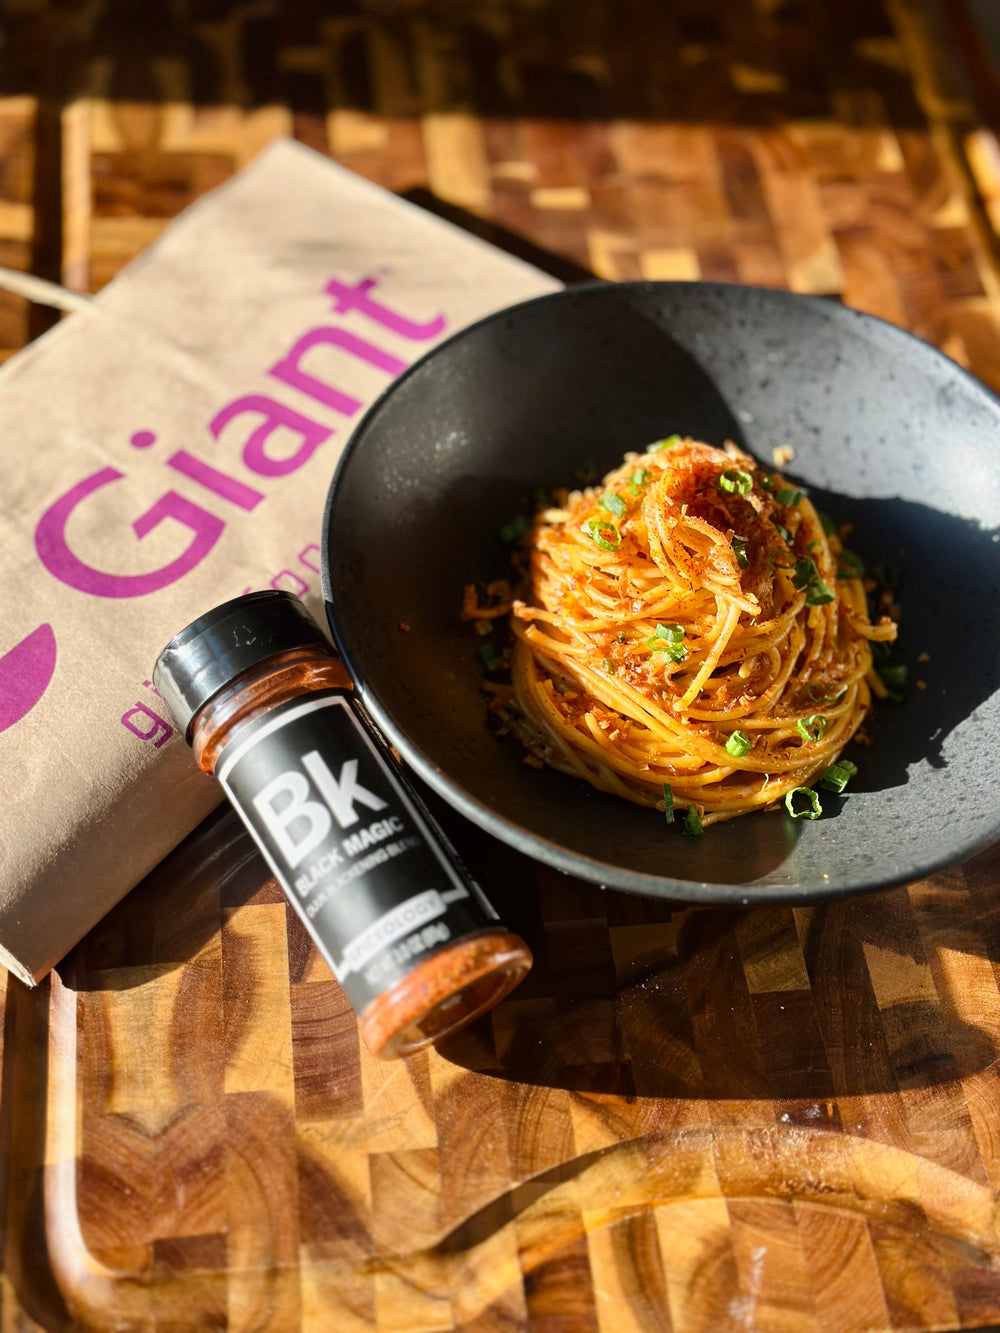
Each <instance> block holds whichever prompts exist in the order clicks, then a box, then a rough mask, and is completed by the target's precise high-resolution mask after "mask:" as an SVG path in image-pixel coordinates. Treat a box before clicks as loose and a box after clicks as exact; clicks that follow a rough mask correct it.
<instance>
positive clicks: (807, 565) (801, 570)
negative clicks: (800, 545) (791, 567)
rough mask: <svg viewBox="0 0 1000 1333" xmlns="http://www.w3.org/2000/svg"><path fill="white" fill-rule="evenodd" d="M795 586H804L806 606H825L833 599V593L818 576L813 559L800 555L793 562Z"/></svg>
mask: <svg viewBox="0 0 1000 1333" xmlns="http://www.w3.org/2000/svg"><path fill="white" fill-rule="evenodd" d="M795 586H796V588H805V590H806V606H825V605H826V603H827V602H832V601H833V593H832V592H831V591H830V589H829V588H828V587H827V586H826V584H825V583H824V582H823V580H822V579H821V578H820V576H819V570H818V569H817V568H816V562H815V560H813V559H811V557H810V556H808V555H800V556H799V558H798V560H796V562H795Z"/></svg>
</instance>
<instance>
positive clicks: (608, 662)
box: [601, 657, 618, 676]
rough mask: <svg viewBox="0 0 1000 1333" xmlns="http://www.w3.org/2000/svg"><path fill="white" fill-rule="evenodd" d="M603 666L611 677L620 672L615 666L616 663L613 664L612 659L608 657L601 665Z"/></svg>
mask: <svg viewBox="0 0 1000 1333" xmlns="http://www.w3.org/2000/svg"><path fill="white" fill-rule="evenodd" d="M601 666H602V667H603V668H604V670H605V671H606V672H607V673H608V675H609V676H613V675H614V674H615V672H616V671H617V670H618V668H617V667H616V666H615V664H614V662H612V660H611V658H610V657H606V658H605V659H604V661H603V662H602V663H601Z"/></svg>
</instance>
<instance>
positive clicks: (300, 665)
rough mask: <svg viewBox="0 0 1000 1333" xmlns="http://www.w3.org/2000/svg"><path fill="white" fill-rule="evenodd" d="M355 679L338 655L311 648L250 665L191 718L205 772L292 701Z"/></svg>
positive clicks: (194, 746)
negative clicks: (241, 734)
mask: <svg viewBox="0 0 1000 1333" xmlns="http://www.w3.org/2000/svg"><path fill="white" fill-rule="evenodd" d="M350 688H351V678H350V676H349V675H348V674H347V670H346V668H345V667H344V665H343V663H342V662H341V661H340V659H339V658H338V657H335V656H334V655H333V653H332V651H331V652H327V651H325V650H324V649H322V648H318V647H317V646H316V645H315V644H309V645H307V646H304V647H302V648H290V649H287V650H286V651H285V652H283V653H275V654H274V656H273V657H268V658H265V659H264V661H262V662H258V663H256V664H255V665H254V666H252V667H248V668H247V670H246V671H242V672H240V674H239V675H238V676H236V677H235V678H234V679H233V680H232V681H230V682H229V684H228V685H227V686H226V687H225V689H223V690H220V691H219V693H218V694H216V695H213V697H212V698H211V699H209V701H208V703H206V704H204V705H203V706H202V707H201V708H200V709H199V710H198V712H197V713H195V715H194V717H193V718H192V719H191V725H190V728H189V736H190V744H191V749H192V750H193V751H194V756H195V758H196V759H197V761H198V763H199V765H200V766H201V768H203V769H204V770H205V772H206V773H213V772H214V771H215V765H216V762H217V760H218V757H219V754H220V753H221V751H222V749H223V748H224V747H225V746H226V745H228V744H229V742H230V741H231V740H232V739H233V737H234V736H235V735H236V734H237V732H238V731H239V730H240V729H241V728H242V727H244V726H245V725H246V724H247V723H249V722H252V721H253V720H254V719H255V718H258V717H260V716H261V714H262V713H267V712H270V710H271V709H272V708H276V707H277V706H278V705H279V704H283V703H285V701H286V700H288V699H294V698H296V697H297V696H298V695H300V694H309V693H312V692H314V691H316V690H330V689H337V690H349V689H350Z"/></svg>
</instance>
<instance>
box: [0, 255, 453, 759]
mask: <svg viewBox="0 0 1000 1333" xmlns="http://www.w3.org/2000/svg"><path fill="white" fill-rule="evenodd" d="M377 284H378V279H377V278H374V277H367V278H362V279H361V280H360V281H358V282H356V283H354V284H353V285H352V284H350V283H346V282H341V281H340V280H339V279H338V278H331V279H330V280H329V281H328V282H327V283H326V284H325V287H324V289H323V290H324V294H325V295H326V296H327V297H329V298H330V299H331V304H332V308H333V315H334V316H335V317H347V318H348V320H349V321H351V322H354V320H357V319H360V320H362V321H367V322H368V323H369V324H370V325H375V326H378V327H380V328H382V329H389V330H391V331H392V332H393V333H395V334H397V335H399V336H401V337H403V338H406V339H408V340H409V341H411V342H417V343H421V342H427V341H429V340H430V339H432V338H437V337H438V336H440V334H442V333H443V332H444V331H445V328H446V326H447V320H446V319H445V316H444V315H441V314H439V315H436V316H435V317H434V318H433V319H430V320H427V321H424V322H421V321H418V320H414V319H411V318H410V317H409V316H408V315H406V314H404V313H403V312H402V311H399V310H395V309H393V308H392V307H391V306H388V305H386V304H385V302H383V301H380V300H378V299H377V298H376V296H375V295H374V292H375V289H376V287H377ZM331 355H333V357H334V363H333V365H331V361H330V357H331ZM344 357H347V358H353V359H354V360H355V361H363V362H367V363H368V365H369V366H371V367H372V368H373V369H375V370H379V371H381V372H383V373H384V374H386V375H389V376H395V375H399V374H401V373H402V372H403V371H404V370H405V369H406V367H407V364H408V363H407V362H406V361H405V360H403V359H402V358H401V357H398V356H396V355H394V354H393V353H392V352H388V351H386V349H385V348H383V347H379V346H378V344H376V343H372V342H369V341H368V339H367V338H363V337H361V336H360V335H359V334H357V333H355V332H353V331H352V330H350V329H348V328H342V327H339V326H338V325H336V324H323V325H321V326H319V327H317V328H313V329H310V330H308V331H307V332H306V333H304V334H303V335H302V336H301V337H299V338H298V339H297V340H296V341H295V342H294V343H293V344H292V346H291V347H289V348H288V350H287V351H286V352H285V355H284V356H282V357H281V358H280V359H279V360H278V361H276V362H275V363H274V364H273V365H272V366H270V367H269V368H268V369H267V370H266V371H264V372H263V373H265V374H266V375H268V377H269V379H270V383H271V386H272V389H273V388H274V386H275V384H279V385H281V386H283V389H284V390H286V391H287V390H290V391H291V393H292V395H298V396H301V398H303V399H306V400H311V402H312V403H313V404H321V405H322V406H323V407H324V408H327V409H331V410H332V411H334V412H336V413H338V414H339V415H340V416H343V417H352V416H354V415H355V414H356V413H357V412H359V411H360V410H361V408H362V407H363V406H364V403H363V400H362V399H360V398H357V397H355V396H354V395H353V394H351V393H348V392H346V391H345V390H344V389H342V388H340V387H339V386H338V384H337V383H336V379H337V376H338V374H339V371H338V369H337V367H338V365H339V363H340V361H341V360H343V358H344ZM306 362H309V363H310V365H309V368H307V366H306ZM317 362H318V364H317ZM320 371H323V372H324V373H323V374H320V373H319V372H320ZM293 401H297V399H294V398H293ZM248 417H249V418H250V421H249V423H248V422H246V420H245V419H246V418H248ZM255 418H256V420H255ZM237 421H241V422H242V423H243V424H242V429H241V428H240V427H238V426H235V425H233V423H235V422H237ZM206 424H207V433H208V435H209V437H210V438H211V440H212V441H214V442H215V444H216V445H217V446H219V448H218V450H217V452H216V457H215V459H213V461H211V462H210V461H209V460H208V459H207V458H205V457H202V456H200V455H199V454H198V453H191V452H189V451H188V450H187V449H177V450H175V451H174V452H172V453H171V454H170V455H169V456H168V457H163V456H162V453H163V451H162V449H161V450H159V451H157V452H156V453H154V454H152V455H150V454H149V453H148V452H147V451H149V450H151V449H152V448H153V446H155V445H156V444H157V440H158V436H157V434H156V432H155V431H153V430H147V429H143V430H136V431H134V432H133V433H132V434H131V436H130V437H129V443H130V445H131V446H132V447H133V448H134V449H137V450H139V451H141V452H142V453H143V455H144V457H143V460H142V463H141V464H140V465H139V470H140V471H143V470H145V469H148V467H149V466H150V465H152V466H153V467H166V468H169V469H170V470H171V472H172V473H173V477H172V478H171V480H172V481H173V482H174V484H175V485H179V486H180V489H178V490H174V489H167V488H166V479H165V478H164V479H163V484H164V489H163V491H162V493H160V495H159V498H158V499H157V500H155V501H154V502H153V503H152V504H151V505H150V506H149V508H148V509H146V510H145V512H143V513H140V514H138V515H137V516H135V517H132V515H134V514H135V511H134V510H132V511H131V513H129V512H128V511H127V510H126V509H125V505H126V503H127V495H128V487H127V486H126V487H122V488H119V487H117V486H116V485H115V483H116V482H119V481H124V480H125V479H126V473H125V472H123V471H120V470H119V469H118V468H116V467H104V468H101V469H99V470H98V471H96V472H92V473H91V474H90V476H87V477H83V478H82V479H80V480H79V481H77V482H76V484H75V485H73V486H71V487H70V488H69V490H67V491H66V492H65V494H63V495H61V496H59V498H58V499H57V500H56V501H55V502H54V503H53V504H51V505H50V506H49V507H48V509H46V511H45V512H44V513H43V514H42V515H41V517H40V519H39V520H38V524H37V527H36V529H35V550H36V551H37V554H38V556H39V558H40V560H41V562H42V564H43V565H44V567H45V568H46V569H47V570H48V572H49V573H50V574H51V575H52V577H53V578H55V579H58V581H59V582H60V583H62V584H64V585H65V586H66V587H68V588H73V589H75V590H76V591H77V592H80V593H84V594H85V595H87V596H89V597H108V598H131V597H145V596H148V595H149V594H151V593H155V592H159V591H160V590H161V589H163V588H167V587H169V586H170V585H171V584H172V583H176V582H177V581H178V580H179V579H182V578H184V577H185V575H187V574H189V573H190V572H191V570H193V569H195V568H196V567H197V566H198V565H199V564H200V563H201V562H202V561H203V560H204V559H205V558H206V557H207V556H208V555H209V554H210V552H211V551H213V550H214V549H215V547H216V546H217V544H218V542H219V539H220V538H221V537H222V535H223V533H224V532H225V530H226V526H227V523H229V522H232V520H233V518H234V515H233V513H232V509H235V510H237V511H243V512H244V513H251V512H253V511H254V510H256V508H257V506H258V505H260V504H261V503H262V502H265V501H266V499H267V494H268V489H269V487H270V484H271V483H272V482H273V483H274V484H280V479H281V478H284V477H286V476H289V475H291V474H293V473H295V472H297V471H298V470H299V468H301V467H302V466H303V465H304V464H305V463H307V462H308V461H309V459H310V458H311V457H312V456H313V455H314V454H315V453H316V451H317V450H318V449H319V448H320V447H321V446H322V445H323V444H325V442H326V441H327V440H328V439H330V437H331V436H332V435H333V434H334V427H333V426H331V425H327V424H325V423H324V422H322V421H316V420H314V419H313V418H312V417H310V416H307V415H305V413H304V412H302V411H300V410H299V409H298V408H297V407H294V406H292V404H291V403H288V402H283V401H281V399H278V398H274V397H272V396H270V395H269V394H264V393H248V394H243V395H242V396H240V397H238V398H235V399H233V400H232V401H231V402H229V403H226V404H224V405H223V406H222V407H221V408H220V409H219V410H218V411H217V412H216V413H215V415H214V416H213V418H212V419H211V421H209V422H208V423H206ZM227 427H229V428H230V429H228V430H227ZM248 431H249V433H247V432H248ZM224 435H225V438H223V436H224ZM237 448H238V449H239V454H238V461H237V459H234V458H233V457H232V454H233V453H234V452H235V450H236V449H237ZM219 463H222V464H224V466H221V467H220V466H219ZM234 464H235V466H236V468H237V470H238V469H239V467H240V466H242V467H243V468H245V469H246V470H247V472H249V473H251V474H253V479H254V480H255V481H258V482H259V484H260V485H262V486H263V487H265V489H261V490H258V489H257V487H256V486H252V485H249V484H248V482H247V480H245V479H241V478H240V477H238V476H234V475H233V471H232V468H233V466H234ZM146 475H147V476H148V472H147V473H146ZM262 478H263V479H264V480H263V481H261V480H260V479H262ZM157 489H159V488H157ZM191 490H194V491H195V493H196V495H197V498H198V500H201V501H202V502H203V503H202V504H199V503H196V501H195V499H193V498H190V496H189V495H188V494H185V492H188V491H191ZM154 493H155V492H154ZM98 496H100V500H99V499H97V498H96V497H98ZM111 498H113V499H114V501H115V507H117V509H118V511H119V512H118V519H117V522H116V523H114V524H112V525H111V526H110V527H109V528H108V531H107V533H105V532H104V531H103V530H102V534H101V540H100V546H101V547H102V548H106V547H107V546H108V545H109V543H108V541H107V536H111V535H114V537H115V543H114V551H113V553H109V555H107V556H105V555H103V554H102V555H101V556H100V557H98V556H96V555H95V554H91V553H88V552H86V551H85V550H84V551H79V552H78V551H77V550H74V549H73V547H72V545H71V542H70V535H71V532H72V531H73V529H74V528H75V529H76V530H77V531H79V530H80V527H79V525H80V523H81V520H82V519H84V517H85V516H86V515H87V514H88V512H89V513H90V514H91V515H92V516H93V520H95V521H92V522H91V524H90V528H91V531H92V532H93V530H94V529H95V528H96V527H97V524H96V512H95V511H96V509H97V508H98V506H99V505H100V504H101V501H104V502H105V504H106V503H107V501H108V500H109V499H111ZM220 501H221V502H222V504H221V505H220V503H219V502H220ZM205 504H207V505H209V506H210V507H209V508H206V507H204V505H205ZM217 509H221V514H220V513H216V512H214V511H215V510H217ZM77 515H79V517H75V516H77ZM235 517H237V518H238V517H239V515H238V514H237V515H235ZM130 520H131V521H130ZM161 524H167V525H168V527H167V528H166V531H167V532H169V533H173V534H176V535H175V537H174V540H175V541H176V546H174V547H173V551H172V555H173V558H172V559H167V561H166V563H165V564H162V565H161V566H160V567H159V568H156V569H148V568H147V569H146V570H145V571H144V572H136V571H135V569H134V566H135V565H136V564H140V566H141V564H142V563H146V564H147V565H148V563H149V561H148V560H146V561H143V557H142V548H141V547H140V545H139V544H140V543H141V542H142V541H143V538H145V537H147V536H148V535H149V534H150V533H151V532H153V531H154V530H156V529H158V528H159V527H160V526H161ZM84 526H86V525H84ZM146 549H147V550H148V547H147V548H146ZM307 551H315V552H316V553H317V554H318V550H317V548H315V547H307V548H306V550H305V551H303V552H302V553H301V555H300V557H299V559H300V562H301V563H302V564H303V565H304V566H305V567H306V568H307V569H309V570H312V571H313V572H315V571H316V569H317V565H315V564H313V563H312V562H311V561H309V560H306V559H305V556H306V552H307ZM96 559H99V560H100V563H101V564H102V565H103V564H104V562H105V560H107V563H108V564H109V565H110V566H111V568H110V569H109V568H100V567H98V565H97V564H91V563H90V560H96ZM130 566H132V569H131V571H130V570H129V567H130ZM271 586H272V587H277V586H281V587H285V586H291V588H292V590H293V591H295V592H297V593H298V594H299V595H301V594H302V593H303V592H305V591H306V590H307V587H308V583H307V580H306V579H305V578H304V577H303V576H302V575H301V574H300V573H298V572H296V571H294V570H287V569H286V570H282V571H281V573H280V574H278V575H275V577H274V578H273V579H272V580H271ZM55 663H56V640H55V635H54V633H53V631H52V627H51V626H50V625H40V626H39V627H38V629H36V630H35V631H34V632H33V633H31V634H29V635H28V637H27V638H26V639H23V640H22V641H21V642H20V643H19V644H17V645H16V646H15V647H14V648H13V649H11V651H10V652H9V653H7V655H6V656H5V657H0V731H4V730H6V729H7V728H9V727H12V726H13V725H14V724H15V723H16V722H18V721H19V720H20V719H21V718H22V717H24V715H25V714H26V713H28V712H29V711H30V710H31V709H32V708H33V707H34V706H35V704H36V703H37V702H38V701H39V699H40V698H41V697H42V695H43V694H44V693H45V690H46V688H47V686H48V684H49V682H50V681H51V679H52V674H53V672H54V670H55ZM121 722H122V724H123V725H124V726H125V727H127V728H128V730H129V731H131V732H132V733H133V734H134V735H136V736H138V737H139V738H140V739H141V740H143V741H151V742H152V743H153V744H154V745H155V746H156V748H159V747H160V746H161V745H163V744H165V743H166V741H167V740H169V738H170V736H171V735H172V728H171V727H170V724H169V723H168V722H166V721H165V720H164V719H163V718H162V717H160V715H159V714H158V713H156V712H155V711H154V710H153V709H151V708H150V707H148V705H146V704H144V703H141V702H140V703H136V704H135V705H134V706H133V707H132V708H130V709H129V710H128V711H127V712H126V713H125V715H124V716H123V717H122V718H121Z"/></svg>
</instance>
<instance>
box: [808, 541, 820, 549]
mask: <svg viewBox="0 0 1000 1333" xmlns="http://www.w3.org/2000/svg"><path fill="white" fill-rule="evenodd" d="M806 550H807V551H818V550H819V542H818V541H811V542H806Z"/></svg>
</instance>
